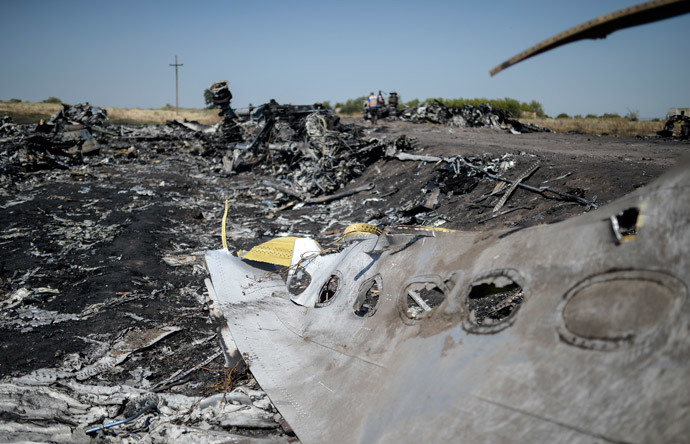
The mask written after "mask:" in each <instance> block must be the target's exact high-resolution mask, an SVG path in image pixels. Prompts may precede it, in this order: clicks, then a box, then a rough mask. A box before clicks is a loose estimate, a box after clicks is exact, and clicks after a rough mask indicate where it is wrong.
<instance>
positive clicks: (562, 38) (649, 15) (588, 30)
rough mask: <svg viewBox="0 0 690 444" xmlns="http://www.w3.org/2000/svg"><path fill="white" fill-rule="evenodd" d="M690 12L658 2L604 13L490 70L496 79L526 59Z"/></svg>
mask: <svg viewBox="0 0 690 444" xmlns="http://www.w3.org/2000/svg"><path fill="white" fill-rule="evenodd" d="M688 12H690V1H688V0H654V1H650V2H646V3H640V4H638V5H635V6H630V7H628V8H623V9H620V10H618V11H614V12H611V13H609V14H604V15H602V16H599V17H597V18H595V19H592V20H589V21H587V22H584V23H580V24H579V25H577V26H573V27H572V28H570V29H567V30H565V31H563V32H561V33H559V34H556V35H554V36H553V37H549V38H548V39H546V40H544V41H542V42H539V43H537V44H536V45H534V46H532V47H531V48H528V49H526V50H524V51H522V52H521V53H519V54H517V55H515V56H513V57H511V58H510V59H508V60H506V61H505V62H503V63H501V64H500V65H498V66H496V67H495V68H494V69H492V70H491V71H489V72H490V73H491V75H492V76H494V75H496V74H498V73H499V72H501V71H502V70H504V69H506V68H508V67H510V66H513V65H515V64H516V63H519V62H521V61H523V60H525V59H528V58H530V57H533V56H535V55H537V54H541V53H542V52H546V51H549V50H551V49H554V48H557V47H559V46H562V45H565V44H568V43H572V42H575V41H578V40H584V39H603V38H606V36H607V35H609V34H611V33H612V32H614V31H618V30H619V29H624V28H630V27H632V26H637V25H643V24H645V23H651V22H656V21H658V20H663V19H667V18H670V17H675V16H677V15H681V14H686V13H688Z"/></svg>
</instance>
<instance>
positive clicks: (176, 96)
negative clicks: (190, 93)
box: [170, 56, 183, 114]
mask: <svg viewBox="0 0 690 444" xmlns="http://www.w3.org/2000/svg"><path fill="white" fill-rule="evenodd" d="M182 65H183V64H182V63H177V56H175V63H171V64H170V66H174V67H175V114H177V107H178V106H180V103H179V100H178V95H177V67H178V66H182Z"/></svg>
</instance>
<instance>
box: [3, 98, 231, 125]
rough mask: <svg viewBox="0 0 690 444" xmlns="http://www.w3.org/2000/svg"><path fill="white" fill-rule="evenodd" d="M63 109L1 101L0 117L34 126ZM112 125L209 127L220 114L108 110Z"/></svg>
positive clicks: (54, 105) (183, 110) (208, 111)
mask: <svg viewBox="0 0 690 444" xmlns="http://www.w3.org/2000/svg"><path fill="white" fill-rule="evenodd" d="M61 109H62V105H61V104H59V103H29V102H21V103H13V102H1V101H0V116H10V117H12V119H13V120H14V121H15V122H17V123H35V122H38V121H39V120H41V119H44V120H47V119H48V118H50V116H51V114H55V113H56V112H58V111H60V110H61ZM105 110H106V111H107V112H108V118H109V121H110V122H112V123H151V124H156V123H165V121H166V120H176V119H177V120H183V119H187V120H196V121H198V122H201V123H205V124H207V125H212V124H214V123H217V122H219V121H220V117H218V110H212V109H196V108H180V110H179V114H175V108H174V107H164V108H158V109H141V108H131V109H130V108H105Z"/></svg>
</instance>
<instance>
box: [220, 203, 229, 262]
mask: <svg viewBox="0 0 690 444" xmlns="http://www.w3.org/2000/svg"><path fill="white" fill-rule="evenodd" d="M227 221H228V200H227V199H225V211H224V212H223V222H222V224H221V225H222V229H221V232H220V236H221V239H222V240H223V248H225V249H226V250H227V249H228V239H227V237H226V235H225V223H226V222H227Z"/></svg>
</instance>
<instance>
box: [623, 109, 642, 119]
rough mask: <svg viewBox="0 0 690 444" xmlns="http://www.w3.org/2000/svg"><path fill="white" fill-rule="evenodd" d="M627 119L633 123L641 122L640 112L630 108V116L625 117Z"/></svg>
mask: <svg viewBox="0 0 690 444" xmlns="http://www.w3.org/2000/svg"><path fill="white" fill-rule="evenodd" d="M625 118H626V119H628V120H629V121H631V122H637V121H638V120H640V111H639V110H636V109H630V108H628V114H626V115H625Z"/></svg>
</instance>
